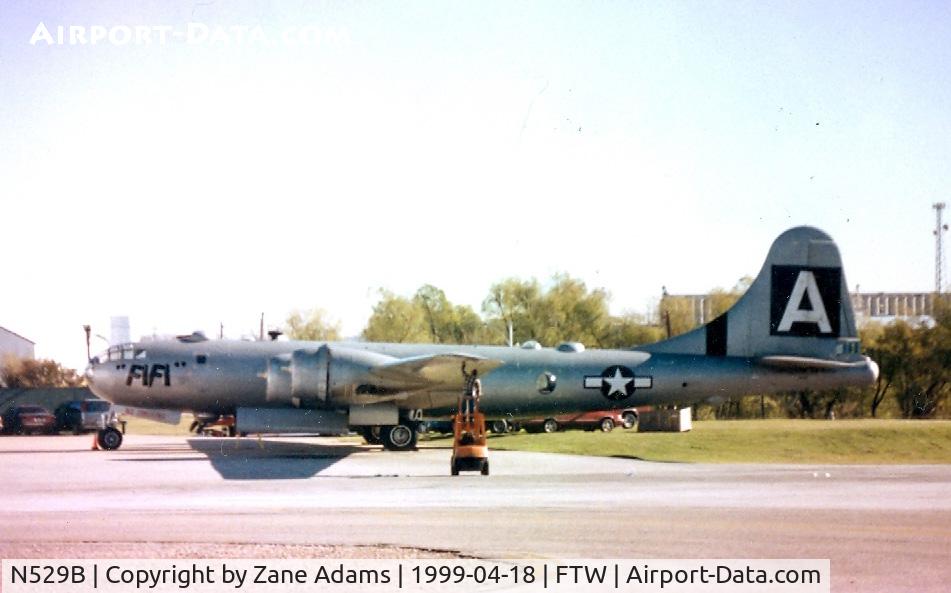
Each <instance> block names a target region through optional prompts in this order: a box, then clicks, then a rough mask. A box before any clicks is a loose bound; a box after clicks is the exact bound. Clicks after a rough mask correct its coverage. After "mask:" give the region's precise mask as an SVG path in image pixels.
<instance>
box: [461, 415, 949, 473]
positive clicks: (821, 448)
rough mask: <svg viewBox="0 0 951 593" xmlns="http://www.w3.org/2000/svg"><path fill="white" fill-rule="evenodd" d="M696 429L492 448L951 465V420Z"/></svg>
mask: <svg viewBox="0 0 951 593" xmlns="http://www.w3.org/2000/svg"><path fill="white" fill-rule="evenodd" d="M693 426H694V429H693V430H692V431H690V432H687V433H657V432H649V433H638V432H633V431H630V430H621V429H615V430H614V431H612V432H610V433H607V434H605V433H600V432H584V431H567V432H559V433H555V434H526V433H518V434H513V435H497V436H493V437H492V438H491V439H490V441H489V447H490V448H493V449H502V450H512V451H542V452H551V453H570V454H579V455H601V456H610V457H629V458H638V459H647V460H651V461H681V462H704V463H951V421H948V420H932V421H918V420H836V421H828V420H709V421H694V423H693ZM446 442H447V444H449V443H450V441H448V440H447V441H446Z"/></svg>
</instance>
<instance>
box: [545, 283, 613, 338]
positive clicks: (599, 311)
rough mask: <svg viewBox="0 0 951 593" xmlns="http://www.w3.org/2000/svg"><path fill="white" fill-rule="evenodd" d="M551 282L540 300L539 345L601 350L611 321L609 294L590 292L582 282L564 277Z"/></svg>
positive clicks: (600, 290) (594, 290)
mask: <svg viewBox="0 0 951 593" xmlns="http://www.w3.org/2000/svg"><path fill="white" fill-rule="evenodd" d="M553 280H554V284H553V285H552V287H551V288H550V289H548V290H547V291H546V292H545V294H544V296H543V298H542V300H541V308H540V311H539V313H540V315H539V317H541V319H540V320H541V321H542V325H543V327H542V328H541V333H540V334H539V335H540V336H541V342H542V343H543V344H546V345H554V344H558V343H559V342H564V341H573V342H575V341H577V342H582V343H584V344H588V345H594V346H597V347H599V348H600V347H603V346H602V342H603V340H604V338H605V337H606V334H607V329H608V325H609V319H610V314H609V312H608V293H607V292H606V291H605V290H604V289H602V288H595V289H593V290H590V291H589V290H588V288H587V287H586V286H585V284H584V282H582V281H581V280H578V279H577V278H572V277H570V276H568V275H565V274H559V275H556V276H555V277H554V278H553Z"/></svg>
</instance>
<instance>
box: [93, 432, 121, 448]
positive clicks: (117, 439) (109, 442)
mask: <svg viewBox="0 0 951 593" xmlns="http://www.w3.org/2000/svg"><path fill="white" fill-rule="evenodd" d="M96 443H98V444H99V448H100V449H105V450H106V451H113V450H115V449H118V448H119V447H120V446H122V433H121V432H119V431H118V430H116V429H115V428H112V427H111V426H110V427H109V428H103V429H102V430H100V431H99V432H98V433H97V434H96Z"/></svg>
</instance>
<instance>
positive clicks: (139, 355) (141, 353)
mask: <svg viewBox="0 0 951 593" xmlns="http://www.w3.org/2000/svg"><path fill="white" fill-rule="evenodd" d="M146 356H148V354H147V353H146V351H145V350H143V349H142V348H136V349H135V358H136V359H142V358H145V357H146Z"/></svg>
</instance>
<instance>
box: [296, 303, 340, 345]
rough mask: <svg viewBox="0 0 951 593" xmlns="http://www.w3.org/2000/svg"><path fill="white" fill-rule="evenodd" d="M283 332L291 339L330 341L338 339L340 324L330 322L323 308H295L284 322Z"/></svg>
mask: <svg viewBox="0 0 951 593" xmlns="http://www.w3.org/2000/svg"><path fill="white" fill-rule="evenodd" d="M284 333H285V334H286V335H287V337H289V338H290V339H292V340H316V341H331V342H332V341H334V340H339V339H340V324H339V323H331V322H330V321H329V320H328V318H327V312H326V311H324V310H323V309H311V310H310V311H303V312H302V311H297V310H295V311H293V312H291V314H290V315H289V316H288V317H287V321H285V322H284Z"/></svg>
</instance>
